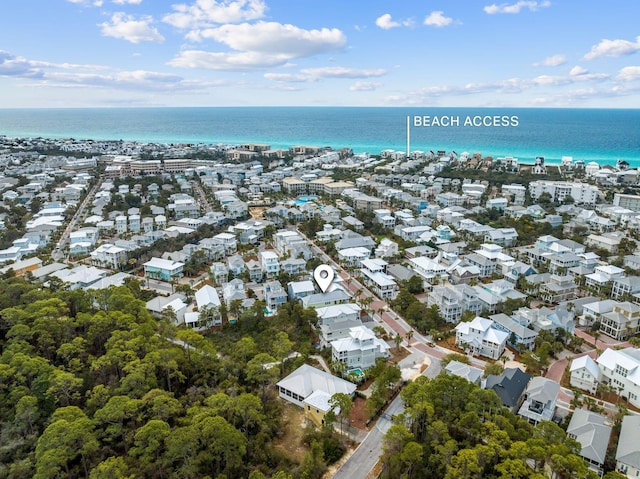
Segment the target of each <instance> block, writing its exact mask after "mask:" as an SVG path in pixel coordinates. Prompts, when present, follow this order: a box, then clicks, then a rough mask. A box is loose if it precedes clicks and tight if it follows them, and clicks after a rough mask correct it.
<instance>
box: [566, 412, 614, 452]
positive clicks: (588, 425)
mask: <svg viewBox="0 0 640 479" xmlns="http://www.w3.org/2000/svg"><path fill="white" fill-rule="evenodd" d="M606 420H607V418H606V417H605V416H603V415H602V414H596V413H594V412H591V411H587V410H586V409H576V410H575V411H574V412H573V416H571V422H569V426H568V427H567V434H569V435H572V436H575V438H576V440H577V441H578V442H579V443H580V445H581V446H582V450H581V451H580V455H581V456H582V457H585V458H587V459H590V460H591V461H594V462H596V463H598V464H604V458H605V455H606V454H607V446H608V445H609V437H610V436H611V426H609V425H606V424H605V421H606Z"/></svg>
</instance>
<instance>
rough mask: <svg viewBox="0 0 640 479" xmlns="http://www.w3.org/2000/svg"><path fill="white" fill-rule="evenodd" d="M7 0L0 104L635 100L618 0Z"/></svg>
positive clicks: (564, 103)
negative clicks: (607, 0)
mask: <svg viewBox="0 0 640 479" xmlns="http://www.w3.org/2000/svg"><path fill="white" fill-rule="evenodd" d="M13 3H14V5H12V7H11V9H10V10H7V11H5V12H4V14H3V16H2V18H0V26H1V29H0V31H2V32H3V34H2V41H1V42H0V102H1V104H2V105H3V107H5V108H24V107H26V108H36V107H42V108H53V107H117V106H232V105H238V106H242V105H252V106H277V105H282V106H295V105H301V106H330V105H333V106H341V105H344V106H370V105H378V106H452V107H453V106H466V107H490V106H493V107H516V106H518V107H536V106H538V107H596V108H601V107H608V108H612V107H613V108H616V107H617V108H638V107H640V66H638V51H640V36H638V31H637V27H636V25H635V24H634V19H635V18H637V13H638V8H639V7H638V6H637V4H634V3H632V2H630V1H621V2H616V3H615V4H607V6H606V7H604V6H602V5H600V4H596V3H595V2H591V1H588V2H582V3H581V4H580V8H577V7H576V6H575V5H569V4H562V3H560V2H550V1H547V0H540V1H535V0H526V1H525V0H520V1H510V2H507V3H494V2H491V1H490V0H487V1H484V2H480V3H477V4H474V5H472V6H469V5H468V4H465V5H459V4H458V5H456V4H450V3H447V2H443V1H440V2H429V3H428V4H414V3H413V2H411V3H410V2H383V1H373V2H367V4H366V9H363V8H359V6H358V5H356V4H349V5H345V4H344V3H342V2H336V1H329V2H323V3H322V4H320V3H317V4H312V3H311V2H304V3H296V4H295V5H293V4H291V3H290V2H284V1H276V0H231V1H215V0H210V1H207V0H195V1H194V0H189V1H185V2H182V3H179V2H165V1H163V2H153V3H152V2H150V1H149V0H55V1H50V0H49V1H44V0H29V1H24V2H19V3H18V2H13ZM594 12H597V15H594Z"/></svg>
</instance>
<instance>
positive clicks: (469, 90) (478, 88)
mask: <svg viewBox="0 0 640 479" xmlns="http://www.w3.org/2000/svg"><path fill="white" fill-rule="evenodd" d="M608 79H610V76H609V75H608V74H605V73H588V72H586V71H585V72H584V73H581V74H576V75H555V76H554V75H540V76H537V77H534V78H508V79H506V80H498V81H494V82H486V83H468V84H466V85H435V86H428V87H424V88H420V89H418V90H414V91H412V92H409V93H407V94H406V95H395V96H390V97H388V98H386V101H387V103H391V104H404V105H414V104H425V103H429V102H430V101H433V99H434V98H441V97H457V96H465V95H476V94H481V93H497V94H518V93H523V92H525V91H527V90H532V89H536V88H543V89H550V88H559V87H565V86H567V85H572V84H578V83H582V84H584V83H587V82H594V83H597V82H603V81H605V80H608ZM586 90H588V88H585V89H582V90H580V91H586Z"/></svg>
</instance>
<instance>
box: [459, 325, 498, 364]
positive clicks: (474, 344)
mask: <svg viewBox="0 0 640 479" xmlns="http://www.w3.org/2000/svg"><path fill="white" fill-rule="evenodd" d="M493 324H494V323H493V321H491V320H490V319H486V318H482V317H480V316H476V317H475V318H474V319H473V321H470V322H463V323H459V324H458V325H457V326H456V327H455V331H456V344H457V345H458V346H460V347H463V348H467V349H468V350H469V351H470V352H471V354H478V355H481V356H486V357H489V358H491V359H498V358H499V357H500V356H502V353H503V352H504V348H505V346H506V344H507V339H508V337H509V333H506V332H504V331H500V330H498V329H495V328H494V327H493Z"/></svg>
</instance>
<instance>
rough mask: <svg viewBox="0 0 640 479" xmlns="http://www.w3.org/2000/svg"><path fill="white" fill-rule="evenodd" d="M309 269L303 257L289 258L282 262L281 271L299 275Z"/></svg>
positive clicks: (290, 274)
mask: <svg viewBox="0 0 640 479" xmlns="http://www.w3.org/2000/svg"><path fill="white" fill-rule="evenodd" d="M306 270H307V262H306V261H305V260H304V259H302V258H289V259H285V260H284V261H281V262H280V271H282V272H283V273H286V274H288V275H289V276H297V275H299V274H302V273H304V272H305V271H306Z"/></svg>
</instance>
